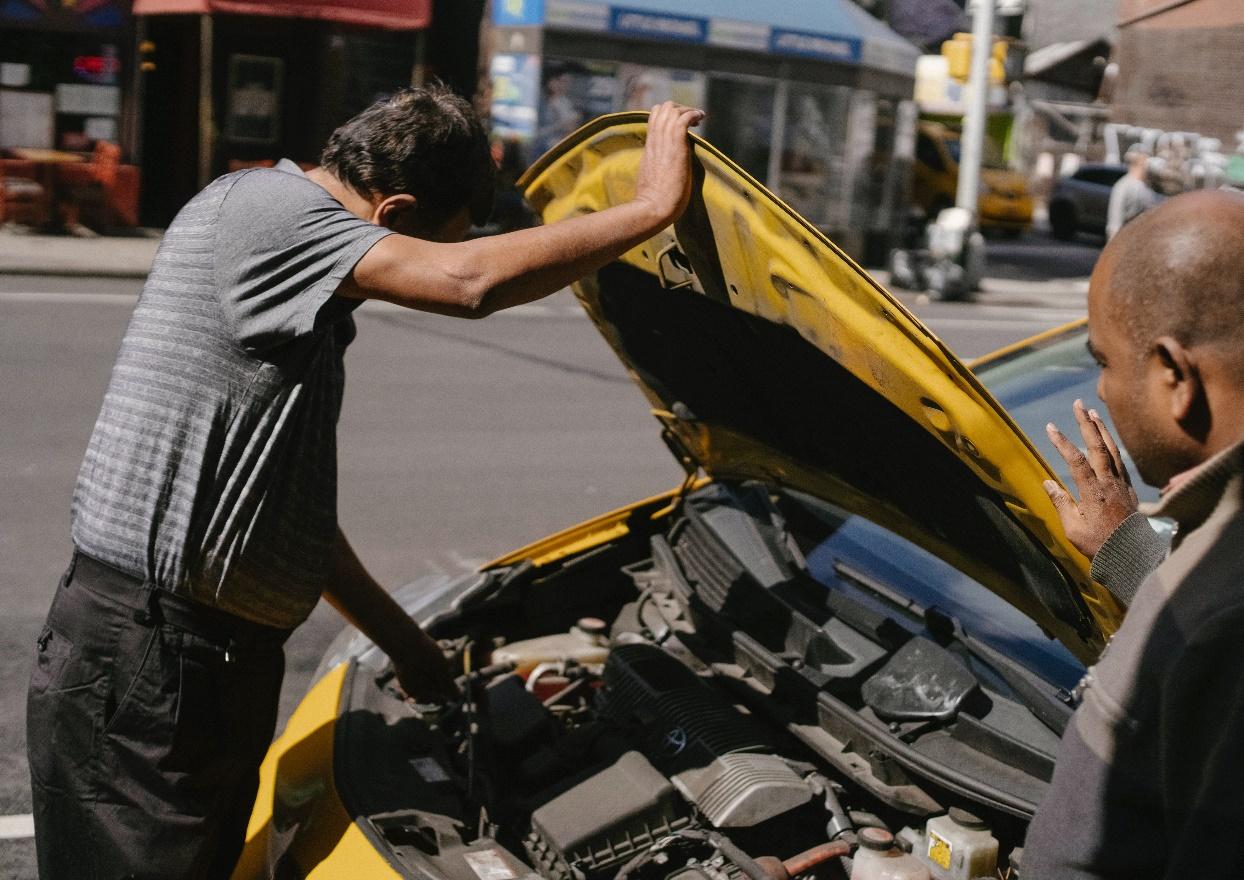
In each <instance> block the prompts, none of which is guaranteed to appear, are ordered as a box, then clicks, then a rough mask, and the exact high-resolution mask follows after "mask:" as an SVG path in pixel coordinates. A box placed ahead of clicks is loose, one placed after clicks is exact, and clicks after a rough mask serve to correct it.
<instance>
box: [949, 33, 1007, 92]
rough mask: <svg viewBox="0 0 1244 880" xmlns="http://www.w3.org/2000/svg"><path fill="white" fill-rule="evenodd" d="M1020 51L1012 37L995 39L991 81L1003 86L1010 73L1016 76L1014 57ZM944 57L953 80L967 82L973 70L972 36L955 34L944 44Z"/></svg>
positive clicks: (990, 71) (991, 59) (990, 69)
mask: <svg viewBox="0 0 1244 880" xmlns="http://www.w3.org/2000/svg"><path fill="white" fill-rule="evenodd" d="M1017 51H1018V43H1017V42H1016V41H1015V40H1013V39H1011V38H1010V37H994V38H993V46H992V51H991V52H990V53H989V54H990V58H989V81H990V82H991V83H996V84H999V85H1001V84H1002V83H1005V82H1006V80H1007V75H1008V73H1010V74H1011V75H1012V77H1013V76H1015V73H1014V69H1015V65H1014V64H1013V63H1009V62H1011V61H1012V60H1013V59H1012V56H1013V55H1014V54H1015V53H1016V52H1017ZM942 55H944V56H945V57H946V60H947V61H948V62H949V72H950V76H951V78H952V79H957V80H960V81H961V82H967V80H968V76H969V75H970V73H971V70H972V35H971V34H963V33H960V34H955V35H954V36H953V37H951V38H950V39H949V40H947V41H946V42H944V43H942Z"/></svg>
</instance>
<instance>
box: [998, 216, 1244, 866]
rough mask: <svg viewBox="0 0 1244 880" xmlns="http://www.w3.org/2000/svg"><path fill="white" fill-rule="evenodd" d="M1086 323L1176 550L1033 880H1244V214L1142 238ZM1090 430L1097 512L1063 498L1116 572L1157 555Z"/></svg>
mask: <svg viewBox="0 0 1244 880" xmlns="http://www.w3.org/2000/svg"><path fill="white" fill-rule="evenodd" d="M1088 306H1089V348H1090V350H1091V351H1092V353H1093V356H1094V358H1096V360H1097V361H1098V363H1099V364H1100V365H1101V378H1100V380H1099V384H1098V393H1099V395H1100V396H1101V398H1102V400H1103V401H1105V403H1106V405H1107V406H1108V407H1109V408H1110V414H1111V416H1112V417H1113V418H1114V422H1115V425H1116V427H1117V429H1118V432H1119V439H1120V441H1121V442H1122V444H1123V446H1124V447H1125V448H1126V449H1127V451H1128V452H1129V453H1130V454H1131V457H1132V459H1133V461H1134V462H1135V465H1136V469H1137V471H1138V472H1139V473H1140V476H1141V477H1142V478H1143V479H1144V480H1145V481H1146V482H1148V483H1151V484H1153V485H1156V486H1162V487H1165V488H1164V489H1163V495H1162V499H1161V501H1160V502H1159V503H1158V504H1156V505H1154V507H1153V508H1152V509H1146V510H1143V511H1142V513H1144V514H1149V515H1153V516H1164V517H1169V518H1171V519H1173V520H1175V522H1176V523H1177V532H1176V534H1177V537H1176V540H1175V543H1174V546H1173V550H1172V552H1171V553H1170V555H1169V557H1167V558H1166V559H1165V560H1164V561H1162V562H1161V563H1160V564H1159V565H1158V566H1157V568H1156V569H1154V570H1153V571H1152V573H1151V574H1149V575H1148V577H1146V578H1145V579H1144V580H1143V583H1141V584H1140V586H1139V590H1138V592H1137V593H1136V595H1135V598H1134V600H1133V601H1132V602H1131V605H1130V608H1129V610H1128V613H1127V617H1126V619H1125V620H1124V622H1123V625H1122V626H1121V627H1120V629H1119V631H1118V632H1117V633H1116V634H1115V636H1114V638H1113V639H1112V641H1111V643H1110V645H1109V647H1108V648H1107V649H1106V651H1105V653H1103V655H1102V657H1101V658H1100V660H1099V661H1098V663H1097V664H1096V665H1095V666H1094V667H1092V668H1091V669H1090V670H1089V673H1088V675H1087V676H1086V677H1085V681H1084V683H1083V685H1082V689H1083V698H1082V702H1081V705H1080V707H1079V708H1078V709H1077V711H1076V713H1075V716H1074V718H1073V720H1072V722H1071V724H1070V725H1068V727H1067V731H1066V733H1065V734H1064V736H1063V741H1062V745H1061V748H1060V752H1059V758H1058V763H1057V765H1056V769H1055V772H1054V778H1053V780H1052V783H1051V786H1050V790H1049V793H1048V794H1047V796H1046V798H1045V800H1044V801H1043V802H1042V804H1041V806H1040V809H1039V810H1038V811H1037V815H1036V817H1035V818H1034V819H1033V822H1032V825H1031V826H1030V828H1029V831H1028V839H1027V842H1026V845H1025V849H1024V858H1023V878H1024V880H1047V878H1048V880H1053V878H1058V880H1078V878H1089V877H1103V878H1104V877H1110V878H1125V877H1126V878H1129V880H1132V878H1157V877H1162V878H1172V880H1173V878H1191V877H1196V878H1202V877H1204V878H1228V877H1244V197H1241V196H1239V195H1235V194H1228V193H1222V192H1199V193H1194V194H1189V195H1184V196H1180V197H1178V198H1175V199H1172V200H1170V201H1169V202H1166V203H1164V204H1163V205H1161V206H1159V207H1157V208H1155V209H1153V210H1152V211H1150V212H1147V213H1145V214H1144V215H1142V216H1141V217H1139V218H1137V219H1136V220H1134V221H1133V222H1131V223H1129V224H1128V225H1127V226H1126V227H1124V228H1123V229H1122V230H1121V231H1120V232H1119V234H1118V236H1116V237H1115V238H1114V239H1112V240H1111V242H1110V243H1109V244H1108V245H1107V247H1106V249H1105V250H1104V251H1103V252H1102V256H1101V259H1100V260H1099V261H1098V263H1097V266H1096V268H1095V269H1094V271H1093V277H1092V280H1091V283H1090V286H1089V300H1088ZM1076 415H1077V419H1078V420H1079V423H1080V429H1081V432H1082V434H1083V438H1084V440H1085V445H1086V447H1087V450H1086V453H1084V454H1082V453H1080V452H1079V451H1078V450H1076V449H1075V447H1074V446H1072V444H1071V443H1070V442H1068V441H1067V439H1066V438H1065V437H1063V436H1062V435H1061V434H1058V433H1057V431H1051V436H1052V438H1053V439H1054V440H1055V442H1056V444H1057V445H1058V446H1059V449H1060V451H1061V452H1062V453H1063V455H1064V456H1065V457H1066V458H1067V460H1068V463H1069V464H1070V465H1071V467H1072V472H1073V476H1074V478H1075V481H1076V483H1077V486H1078V488H1079V490H1080V501H1079V502H1078V503H1077V502H1075V501H1073V500H1072V499H1071V498H1070V496H1068V495H1067V494H1066V493H1065V492H1063V491H1062V490H1061V489H1059V488H1057V487H1056V486H1049V487H1047V489H1049V491H1050V494H1051V497H1052V498H1053V500H1054V501H1055V504H1056V505H1057V506H1058V508H1059V511H1060V514H1061V516H1062V520H1063V523H1064V526H1065V528H1066V529H1067V532H1068V535H1069V536H1070V537H1071V539H1072V540H1073V541H1074V542H1075V543H1076V544H1077V546H1079V547H1080V549H1081V550H1082V551H1083V552H1085V553H1086V554H1087V555H1090V556H1094V557H1095V558H1094V572H1095V573H1099V571H1100V569H1101V568H1103V566H1102V565H1101V563H1102V559H1103V556H1107V557H1113V558H1114V559H1115V560H1116V562H1118V561H1126V560H1127V559H1128V557H1129V555H1130V556H1132V557H1136V556H1143V555H1144V554H1147V553H1152V549H1153V546H1154V538H1153V534H1152V532H1151V531H1149V530H1148V529H1147V527H1146V526H1144V525H1143V516H1142V515H1141V514H1140V513H1133V512H1132V510H1133V509H1134V506H1135V502H1134V498H1135V496H1134V494H1133V495H1132V496H1131V497H1132V499H1133V501H1132V503H1131V505H1129V504H1128V503H1127V496H1128V493H1129V492H1130V486H1128V484H1127V477H1126V471H1125V470H1124V468H1123V463H1122V459H1121V456H1120V454H1119V451H1118V449H1117V448H1116V447H1115V446H1114V443H1113V441H1112V440H1111V438H1110V435H1109V433H1108V432H1107V431H1106V429H1105V426H1104V425H1102V424H1101V421H1100V419H1097V418H1094V414H1093V413H1088V412H1085V411H1084V410H1083V408H1082V407H1079V406H1077V411H1076ZM1120 521H1122V524H1121V525H1118V528H1117V529H1116V530H1115V531H1114V532H1113V533H1112V532H1111V527H1113V526H1115V525H1117V524H1119V523H1120ZM1106 535H1109V538H1106V537H1105V536H1106ZM1104 567H1105V568H1109V567H1110V565H1106V566H1104ZM1140 567H1141V568H1145V567H1147V566H1140Z"/></svg>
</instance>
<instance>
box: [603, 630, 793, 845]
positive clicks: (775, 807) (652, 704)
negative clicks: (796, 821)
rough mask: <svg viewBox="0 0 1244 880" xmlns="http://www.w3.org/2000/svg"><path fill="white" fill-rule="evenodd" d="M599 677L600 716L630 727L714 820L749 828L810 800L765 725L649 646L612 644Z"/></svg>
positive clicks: (718, 823)
mask: <svg viewBox="0 0 1244 880" xmlns="http://www.w3.org/2000/svg"><path fill="white" fill-rule="evenodd" d="M604 681H605V690H604V693H603V696H602V707H601V711H602V715H604V716H605V717H606V718H608V719H610V720H611V721H613V722H614V723H616V724H619V725H621V726H623V727H626V728H629V729H631V730H632V731H633V732H634V733H636V734H637V735H638V736H639V739H640V742H641V748H642V750H643V751H644V753H645V754H646V755H647V756H648V758H649V759H650V760H651V761H652V763H653V764H655V765H656V766H657V767H658V768H660V769H661V770H662V771H664V772H665V773H667V774H668V775H669V777H670V781H671V782H673V784H674V786H675V787H676V788H677V789H678V791H679V792H680V793H681V794H682V795H683V797H685V798H686V799H687V800H689V801H690V802H691V803H693V804H695V805H696V806H697V807H698V808H699V809H700V812H701V813H703V814H704V817H705V818H706V819H708V821H709V822H710V823H712V824H713V825H714V826H716V827H718V828H744V827H750V826H752V825H757V824H759V823H761V822H764V821H766V820H768V819H772V818H774V817H775V816H780V815H782V814H783V813H785V812H787V811H788V810H792V809H794V808H795V807H798V806H802V805H803V804H805V803H807V802H808V801H809V800H810V799H811V797H812V791H811V789H810V788H809V787H808V785H807V783H805V782H804V781H803V780H802V779H800V778H799V775H798V774H797V773H795V771H794V770H792V769H791V768H790V766H789V765H787V764H786V762H785V761H783V760H782V759H781V758H780V757H778V756H777V755H775V754H774V753H773V743H772V742H771V739H770V737H769V736H768V732H767V731H766V730H765V728H764V727H763V726H761V725H760V724H759V723H758V722H757V721H756V720H755V719H754V718H751V717H750V716H747V715H744V714H743V713H741V712H740V711H739V710H738V709H736V708H735V707H734V706H733V705H731V704H730V701H729V700H727V699H726V698H725V696H724V695H722V694H721V693H719V692H718V691H717V690H716V689H714V688H713V687H712V686H710V685H709V684H708V683H706V682H705V681H703V680H701V679H700V678H699V677H698V676H697V675H696V674H695V673H694V672H692V671H691V670H690V669H688V668H687V667H686V666H685V665H683V664H682V663H681V662H679V661H678V660H677V659H675V658H674V657H672V656H670V655H669V654H667V653H666V652H665V651H663V650H661V649H660V648H658V647H656V646H655V645H649V644H631V645H619V646H617V647H615V648H614V649H613V650H612V651H611V652H610V654H609V660H608V661H607V662H606V664H605V672H604Z"/></svg>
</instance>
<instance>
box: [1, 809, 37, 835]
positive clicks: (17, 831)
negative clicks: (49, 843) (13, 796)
mask: <svg viewBox="0 0 1244 880" xmlns="http://www.w3.org/2000/svg"><path fill="white" fill-rule="evenodd" d="M34 836H35V817H34V816H33V815H31V814H30V813H19V814H17V815H15V816H0V840H21V839H22V838H25V837H34Z"/></svg>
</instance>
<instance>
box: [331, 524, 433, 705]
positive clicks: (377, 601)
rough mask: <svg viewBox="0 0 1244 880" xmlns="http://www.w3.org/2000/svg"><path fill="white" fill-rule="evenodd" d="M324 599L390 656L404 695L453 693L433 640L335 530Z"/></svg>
mask: <svg viewBox="0 0 1244 880" xmlns="http://www.w3.org/2000/svg"><path fill="white" fill-rule="evenodd" d="M324 598H325V599H327V600H328V603H329V604H330V605H332V606H333V607H334V608H336V609H337V611H338V612H339V613H340V614H341V616H342V617H344V618H345V619H346V620H348V621H349V622H350V623H352V624H353V625H354V626H356V627H358V629H359V631H360V632H362V633H363V635H365V636H367V637H368V638H369V639H371V640H372V641H373V642H375V643H376V646H377V647H379V648H380V650H382V651H384V652H385V653H386V654H388V655H389V659H390V660H392V661H393V670H394V672H395V673H396V675H397V681H398V684H400V685H401V686H402V690H404V691H406V693H407V694H408V695H409V696H412V697H414V698H416V699H419V700H426V701H429V702H439V701H442V700H448V699H452V698H453V697H454V696H455V695H456V694H457V693H458V690H457V688H456V687H455V686H454V681H453V675H452V674H451V673H450V671H449V666H448V664H447V663H446V662H445V658H444V656H443V655H442V654H441V649H440V648H439V647H438V646H437V644H436V641H435V640H434V639H433V638H432V637H431V636H429V635H428V634H427V633H425V632H424V631H423V630H422V629H421V628H420V626H419V624H417V623H415V621H413V620H412V619H411V618H410V616H409V615H408V614H407V613H406V612H405V611H403V610H402V606H400V605H398V604H397V602H396V601H395V600H394V599H393V597H392V596H390V595H389V593H388V591H387V590H385V588H384V587H382V586H380V584H379V583H378V582H377V581H376V579H375V578H373V577H372V576H371V574H370V573H368V571H367V569H366V568H364V567H363V563H362V562H360V561H359V558H358V555H357V554H356V553H355V552H354V548H353V547H351V546H350V542H349V541H347V540H346V536H345V535H344V534H343V533H342V531H341V530H340V529H338V530H337V538H336V540H335V541H334V543H333V567H332V575H331V579H330V581H329V586H328V587H327V588H326V589H325V590H324Z"/></svg>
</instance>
